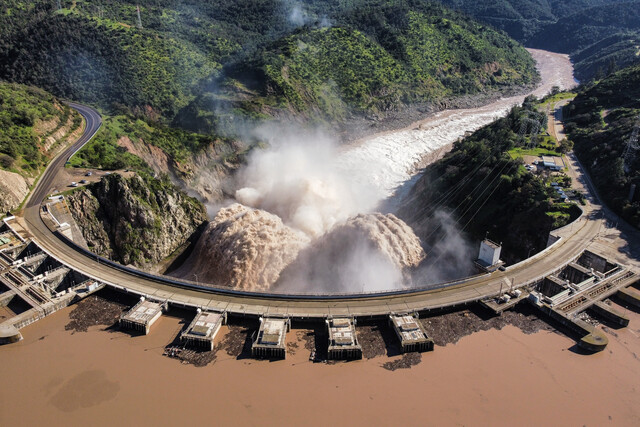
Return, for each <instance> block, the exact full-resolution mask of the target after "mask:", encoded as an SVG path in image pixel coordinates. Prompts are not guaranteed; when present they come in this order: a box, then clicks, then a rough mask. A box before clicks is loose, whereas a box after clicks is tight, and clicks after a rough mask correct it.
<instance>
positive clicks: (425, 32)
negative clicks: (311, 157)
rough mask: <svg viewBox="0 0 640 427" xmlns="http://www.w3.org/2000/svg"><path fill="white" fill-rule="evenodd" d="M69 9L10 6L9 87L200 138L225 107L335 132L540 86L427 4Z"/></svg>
mask: <svg viewBox="0 0 640 427" xmlns="http://www.w3.org/2000/svg"><path fill="white" fill-rule="evenodd" d="M138 4H139V5H140V9H141V16H142V18H141V23H142V28H139V27H138V25H137V24H138V23H137V14H136V6H137V5H138ZM61 5H62V9H61V10H55V2H50V1H44V0H39V1H36V2H23V1H17V0H7V1H6V2H3V5H2V6H0V78H4V79H7V80H10V81H19V82H26V83H30V84H34V85H37V86H40V87H44V88H46V89H48V90H50V91H51V92H53V93H54V94H56V95H58V96H64V97H68V98H71V99H75V100H79V101H83V102H88V103H92V104H96V105H99V106H101V107H104V108H107V109H110V110H111V111H114V110H117V111H123V109H124V110H127V111H128V112H130V113H132V114H134V115H136V116H138V117H140V116H145V117H147V118H149V119H151V120H154V121H157V120H160V121H163V120H164V121H166V122H167V123H169V122H171V121H172V120H174V118H176V117H178V120H176V121H175V122H174V124H178V125H182V126H190V127H191V129H192V130H197V131H200V132H202V131H206V132H212V131H216V130H217V129H216V127H217V126H218V125H219V120H220V118H219V117H214V118H211V117H209V119H211V122H212V123H209V124H208V125H207V126H201V124H200V123H199V122H197V121H195V122H194V121H193V120H190V117H193V116H196V117H198V116H207V114H208V113H209V112H210V110H211V109H212V108H218V109H220V107H221V106H222V107H224V108H222V109H221V110H222V111H223V112H224V113H228V114H237V113H239V112H242V113H247V114H248V115H249V117H255V116H256V114H257V115H258V116H263V115H267V116H269V115H274V114H276V115H277V114H278V113H282V112H283V111H284V112H288V113H291V112H293V113H301V112H304V113H306V114H304V115H305V116H308V115H309V114H308V113H309V112H310V111H315V112H317V113H320V114H319V115H320V116H322V117H324V118H330V119H336V118H343V117H345V114H346V112H347V111H349V110H350V109H354V110H355V111H356V112H361V111H363V112H373V113H376V112H380V111H385V110H386V109H389V108H397V107H399V106H401V105H402V104H403V103H411V102H416V101H429V100H432V99H433V98H438V97H443V96H457V95H461V94H467V93H477V92H482V91H487V90H495V89H500V88H503V87H504V86H505V85H506V86H508V85H521V84H527V83H531V82H532V81H533V79H534V78H535V71H534V68H533V65H534V64H533V61H532V60H531V58H530V57H529V56H528V54H527V53H526V52H525V51H524V49H523V48H522V47H521V46H519V45H518V44H517V43H515V42H513V40H511V39H509V38H508V37H507V36H505V35H503V34H501V33H498V32H496V31H494V30H492V29H490V28H488V27H486V26H483V25H480V24H477V23H474V22H472V21H470V20H469V19H468V18H467V17H465V16H462V15H460V14H457V13H453V12H451V11H449V10H447V9H445V8H444V7H442V6H439V5H435V4H431V3H425V2H422V1H418V0H402V1H387V0H357V1H350V2H344V1H341V0H330V1H320V0H310V1H307V2H304V3H296V2H292V3H289V2H282V1H279V0H258V1H256V0H240V1H237V2H226V1H222V0H214V1H202V0H190V1H185V2H179V4H177V3H176V2H173V1H169V0H154V1H152V0H136V1H127V0H114V1H111V2H104V3H101V4H96V3H95V2H89V1H83V0H77V1H70V0H63V1H61ZM203 98H204V99H203ZM208 99H209V100H211V101H212V103H213V104H214V105H213V106H212V105H211V103H209V102H206V101H207V100H208ZM194 101H195V102H194ZM271 107H275V109H272V108H271ZM219 115H220V114H216V116H219Z"/></svg>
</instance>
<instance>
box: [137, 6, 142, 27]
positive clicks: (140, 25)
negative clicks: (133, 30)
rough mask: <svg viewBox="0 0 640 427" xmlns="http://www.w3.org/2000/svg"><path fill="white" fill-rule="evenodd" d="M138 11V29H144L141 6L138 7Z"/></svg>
mask: <svg viewBox="0 0 640 427" xmlns="http://www.w3.org/2000/svg"><path fill="white" fill-rule="evenodd" d="M136 10H137V11H138V23H137V27H138V28H140V29H142V18H140V6H136Z"/></svg>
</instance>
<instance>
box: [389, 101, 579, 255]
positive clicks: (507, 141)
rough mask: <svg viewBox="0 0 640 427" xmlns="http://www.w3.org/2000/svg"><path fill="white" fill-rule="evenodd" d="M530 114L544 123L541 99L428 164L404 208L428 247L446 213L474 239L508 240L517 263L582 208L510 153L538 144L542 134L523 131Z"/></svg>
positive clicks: (516, 109) (438, 234)
mask: <svg viewBox="0 0 640 427" xmlns="http://www.w3.org/2000/svg"><path fill="white" fill-rule="evenodd" d="M530 119H533V120H538V121H540V122H544V113H541V112H539V111H538V109H537V108H536V102H535V100H534V99H533V98H527V99H526V100H525V103H524V104H523V106H521V107H514V108H513V109H512V110H511V111H510V113H509V114H508V115H507V117H505V118H502V119H499V120H497V121H495V122H493V123H492V124H490V125H488V126H485V127H484V128H482V129H480V130H478V131H476V132H474V133H473V134H472V135H470V136H468V137H466V138H464V139H461V140H459V141H458V142H456V143H455V144H454V146H453V149H452V150H451V152H449V153H448V154H447V155H445V157H444V158H443V159H441V160H439V161H437V162H435V163H433V164H431V165H430V166H428V167H427V168H426V169H425V171H424V172H423V174H422V175H421V176H420V178H419V180H418V181H417V183H416V184H415V186H414V187H413V188H412V190H411V193H410V196H409V198H408V199H407V201H406V202H405V205H404V206H403V208H402V209H401V211H400V214H401V217H402V218H403V219H405V220H406V221H407V222H408V223H409V224H410V225H411V226H412V227H414V229H416V230H417V232H418V234H419V235H421V236H426V237H425V240H426V243H427V244H428V245H434V243H437V241H438V240H439V239H441V235H442V233H441V232H439V230H440V228H441V224H442V222H441V215H442V213H443V212H444V213H446V214H447V215H451V217H452V218H453V219H455V220H456V221H457V223H458V226H459V227H460V228H461V229H462V230H463V231H465V232H467V233H468V234H469V235H470V236H471V237H472V238H473V239H482V238H484V237H485V236H486V235H487V234H488V236H489V237H490V238H491V239H493V240H495V241H498V242H502V243H503V247H504V250H503V252H502V253H503V259H504V260H505V261H507V262H508V263H512V262H515V261H518V260H520V259H523V258H526V257H527V256H528V255H530V254H531V253H535V252H537V251H540V250H542V249H544V248H545V247H546V244H547V237H548V234H549V231H551V230H552V229H553V228H557V227H560V226H562V225H565V224H566V223H568V222H569V221H570V220H571V219H572V218H575V217H576V216H577V215H578V214H579V209H578V208H577V207H576V206H575V205H573V204H566V203H561V202H559V201H554V200H553V197H554V196H555V194H554V193H553V190H552V189H551V188H550V187H549V186H546V185H545V182H544V181H543V180H542V179H541V178H539V177H538V176H536V175H534V174H532V173H530V172H528V171H527V170H526V169H525V168H524V166H523V163H522V160H521V159H519V158H516V159H514V158H513V157H512V156H510V155H509V151H510V150H513V149H514V148H518V147H523V146H528V145H531V144H533V145H535V144H537V143H538V141H539V138H538V137H537V136H536V135H531V134H528V133H524V134H522V133H521V130H522V129H523V123H526V122H527V121H528V120H530ZM527 132H530V130H529V129H528V130H527ZM521 135H523V136H524V137H522V136H521ZM440 231H442V230H440Z"/></svg>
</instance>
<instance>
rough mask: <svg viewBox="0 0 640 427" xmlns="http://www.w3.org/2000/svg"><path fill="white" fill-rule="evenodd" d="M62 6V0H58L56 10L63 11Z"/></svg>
mask: <svg viewBox="0 0 640 427" xmlns="http://www.w3.org/2000/svg"><path fill="white" fill-rule="evenodd" d="M61 9H62V4H60V0H56V10H61Z"/></svg>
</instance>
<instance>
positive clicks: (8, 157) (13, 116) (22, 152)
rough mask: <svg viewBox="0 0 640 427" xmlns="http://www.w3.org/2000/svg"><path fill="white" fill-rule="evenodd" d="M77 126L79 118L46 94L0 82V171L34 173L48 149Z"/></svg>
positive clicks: (39, 166)
mask: <svg viewBox="0 0 640 427" xmlns="http://www.w3.org/2000/svg"><path fill="white" fill-rule="evenodd" d="M80 124H81V118H80V116H79V115H78V114H77V113H75V112H74V111H73V110H71V109H70V108H69V107H67V106H66V105H64V104H62V103H60V102H59V101H58V100H57V99H56V98H55V97H54V96H53V95H51V94H50V93H47V92H45V91H44V90H41V89H37V88H34V87H30V86H23V85H19V84H11V83H5V82H1V81H0V168H2V169H6V170H14V171H16V172H18V173H20V174H23V175H25V174H26V175H34V174H36V173H37V172H38V170H39V169H40V168H41V167H42V166H44V165H45V164H46V162H47V161H48V160H49V159H48V157H47V154H48V151H49V149H50V148H54V147H53V145H54V144H56V143H58V142H59V140H61V139H63V138H64V137H65V136H66V135H67V134H68V133H70V132H71V131H73V129H76V128H78V127H79V126H80ZM47 138H50V139H51V140H50V141H49V142H47V141H46V139H47Z"/></svg>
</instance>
